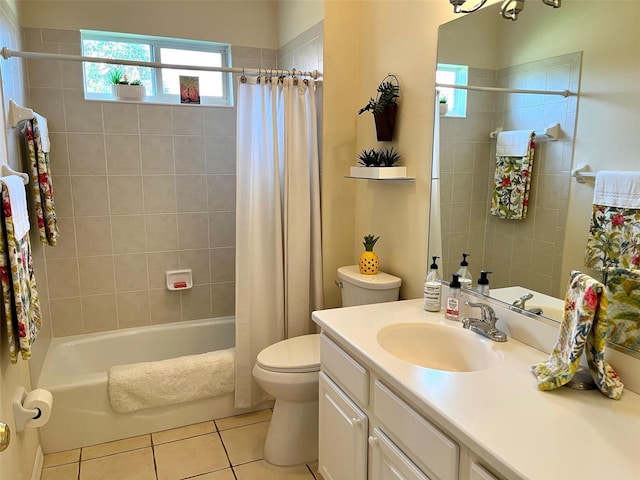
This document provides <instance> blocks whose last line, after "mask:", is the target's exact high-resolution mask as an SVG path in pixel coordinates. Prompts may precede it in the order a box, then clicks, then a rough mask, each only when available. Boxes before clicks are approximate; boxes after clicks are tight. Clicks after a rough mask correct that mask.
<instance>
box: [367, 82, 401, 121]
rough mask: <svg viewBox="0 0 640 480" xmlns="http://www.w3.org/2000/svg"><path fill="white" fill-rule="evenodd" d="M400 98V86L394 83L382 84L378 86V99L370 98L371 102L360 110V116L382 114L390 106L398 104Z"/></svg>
mask: <svg viewBox="0 0 640 480" xmlns="http://www.w3.org/2000/svg"><path fill="white" fill-rule="evenodd" d="M398 97H400V85H395V84H393V83H392V82H384V81H383V82H382V83H381V84H380V85H378V98H377V99H373V98H370V99H369V102H368V103H367V104H366V105H365V106H364V107H362V108H361V109H360V110H358V115H361V114H363V113H364V112H367V111H369V112H371V113H380V112H382V111H383V110H384V107H386V106H387V105H389V104H392V103H396V99H397V98H398Z"/></svg>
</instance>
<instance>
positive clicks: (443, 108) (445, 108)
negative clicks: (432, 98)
mask: <svg viewBox="0 0 640 480" xmlns="http://www.w3.org/2000/svg"><path fill="white" fill-rule="evenodd" d="M448 111H449V104H448V103H447V97H445V96H444V95H442V96H441V97H440V116H443V115H446V114H447V112H448Z"/></svg>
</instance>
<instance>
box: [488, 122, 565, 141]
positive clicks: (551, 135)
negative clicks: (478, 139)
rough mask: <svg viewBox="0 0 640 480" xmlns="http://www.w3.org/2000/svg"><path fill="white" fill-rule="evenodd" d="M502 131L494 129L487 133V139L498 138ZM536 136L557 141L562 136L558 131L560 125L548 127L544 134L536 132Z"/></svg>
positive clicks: (499, 128)
mask: <svg viewBox="0 0 640 480" xmlns="http://www.w3.org/2000/svg"><path fill="white" fill-rule="evenodd" d="M502 130H503V128H502V127H498V128H496V129H495V130H494V131H493V132H491V133H489V138H498V134H499V133H500V132H501V131H502ZM536 136H543V137H546V138H547V140H550V141H552V142H554V141H556V140H558V139H559V138H560V137H561V136H562V131H561V130H560V124H559V123H554V124H553V125H549V126H548V127H547V128H545V129H544V133H538V132H536Z"/></svg>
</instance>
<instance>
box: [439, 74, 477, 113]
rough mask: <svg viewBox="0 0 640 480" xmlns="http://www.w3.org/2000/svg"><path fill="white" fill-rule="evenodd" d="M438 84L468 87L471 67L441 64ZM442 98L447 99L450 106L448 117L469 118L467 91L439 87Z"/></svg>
mask: <svg viewBox="0 0 640 480" xmlns="http://www.w3.org/2000/svg"><path fill="white" fill-rule="evenodd" d="M436 82H437V83H447V84H449V85H468V84H469V67H468V66H466V65H451V64H448V63H439V64H438V68H437V70H436ZM438 90H439V92H440V97H441V98H442V97H446V98H447V103H448V104H449V111H448V113H447V117H466V116H467V91H466V90H462V89H456V88H443V87H438Z"/></svg>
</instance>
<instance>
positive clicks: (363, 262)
mask: <svg viewBox="0 0 640 480" xmlns="http://www.w3.org/2000/svg"><path fill="white" fill-rule="evenodd" d="M378 240H380V237H376V236H375V235H372V234H369V235H365V236H364V242H362V245H364V252H362V253H361V254H360V261H359V262H358V267H359V269H360V273H362V274H363V275H375V274H376V273H378V270H379V268H380V262H379V260H378V255H377V254H376V252H374V251H373V246H374V245H375V244H376V242H377V241H378Z"/></svg>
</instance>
